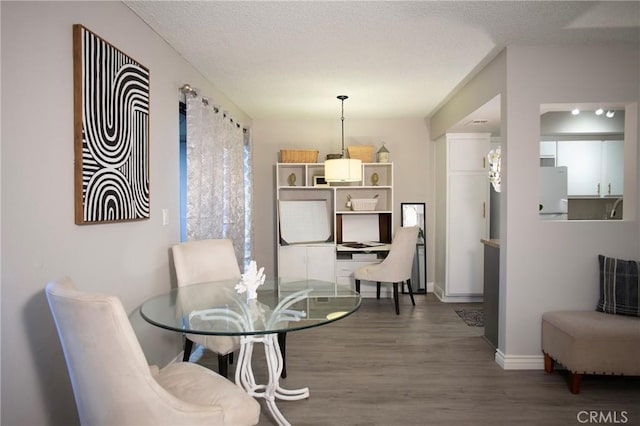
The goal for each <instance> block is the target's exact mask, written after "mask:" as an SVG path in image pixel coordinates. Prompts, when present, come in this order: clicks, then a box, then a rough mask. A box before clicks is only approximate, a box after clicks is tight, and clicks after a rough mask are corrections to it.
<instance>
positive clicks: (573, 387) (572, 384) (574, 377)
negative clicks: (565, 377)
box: [569, 373, 582, 395]
mask: <svg viewBox="0 0 640 426" xmlns="http://www.w3.org/2000/svg"><path fill="white" fill-rule="evenodd" d="M580 383H582V374H578V373H569V390H570V391H571V393H572V394H574V395H577V394H579V393H580Z"/></svg>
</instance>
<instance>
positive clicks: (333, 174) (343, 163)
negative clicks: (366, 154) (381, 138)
mask: <svg viewBox="0 0 640 426" xmlns="http://www.w3.org/2000/svg"><path fill="white" fill-rule="evenodd" d="M348 98H349V97H348V96H345V95H340V96H338V99H340V101H341V102H342V116H341V117H340V120H341V121H342V156H341V158H335V159H331V160H326V161H325V162H324V179H325V181H327V182H358V181H361V180H362V161H360V160H355V159H351V158H345V156H344V100H345V99H348Z"/></svg>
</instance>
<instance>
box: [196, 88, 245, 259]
mask: <svg viewBox="0 0 640 426" xmlns="http://www.w3.org/2000/svg"><path fill="white" fill-rule="evenodd" d="M186 104H187V183H186V187H187V197H186V204H187V206H186V230H187V240H201V239H208V238H229V239H231V240H232V241H233V246H234V248H235V251H236V257H237V259H238V261H239V263H240V267H241V268H243V267H244V264H246V263H247V261H248V260H249V259H250V257H251V234H252V231H251V221H252V220H251V196H250V194H251V185H252V182H251V179H252V178H251V138H250V135H249V134H248V133H247V132H245V131H243V129H242V127H241V126H239V125H238V124H237V123H235V122H233V121H232V120H231V119H230V118H229V117H228V116H226V114H225V113H224V112H223V111H221V110H219V109H218V108H217V107H215V106H214V105H212V104H210V103H209V102H207V101H206V100H203V98H201V97H200V96H191V95H187V99H186Z"/></svg>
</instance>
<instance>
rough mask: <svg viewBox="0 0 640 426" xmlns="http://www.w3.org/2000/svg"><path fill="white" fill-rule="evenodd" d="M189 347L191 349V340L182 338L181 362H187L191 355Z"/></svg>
mask: <svg viewBox="0 0 640 426" xmlns="http://www.w3.org/2000/svg"><path fill="white" fill-rule="evenodd" d="M191 349H193V342H192V341H191V340H189V339H188V338H187V337H185V338H184V353H183V354H182V362H189V357H190V356H191Z"/></svg>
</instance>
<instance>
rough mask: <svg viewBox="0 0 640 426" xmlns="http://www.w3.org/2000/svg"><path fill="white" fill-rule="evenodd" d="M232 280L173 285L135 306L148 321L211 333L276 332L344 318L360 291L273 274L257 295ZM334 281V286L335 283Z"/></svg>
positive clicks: (353, 308) (356, 303)
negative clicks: (248, 294) (238, 287)
mask: <svg viewBox="0 0 640 426" xmlns="http://www.w3.org/2000/svg"><path fill="white" fill-rule="evenodd" d="M237 282H238V280H231V281H212V282H206V283H201V284H193V285H189V286H185V287H180V288H174V289H172V290H171V291H169V292H167V293H165V294H162V295H160V296H156V297H153V298H151V299H149V300H147V301H146V302H144V303H143V304H142V305H141V306H140V314H141V315H142V317H143V318H144V319H145V320H146V321H148V322H149V323H151V324H153V325H156V326H158V327H162V328H165V329H168V330H173V331H179V332H185V333H191V334H208V335H217V336H242V335H255V334H272V333H282V332H289V331H294V330H300V329H304V328H310V327H316V326H319V325H323V324H327V323H330V322H333V321H337V320H339V319H341V318H344V317H346V316H348V315H350V314H352V313H353V312H355V311H356V310H357V309H358V308H359V307H360V295H359V294H358V293H357V292H355V291H353V290H351V289H348V288H342V287H340V286H336V285H335V284H334V283H332V282H326V281H318V280H306V279H298V280H296V279H290V278H276V279H271V280H266V282H265V283H264V284H263V285H262V286H260V287H259V288H258V297H257V299H252V300H247V298H246V294H244V293H243V294H239V293H238V292H237V291H236V290H235V289H234V287H235V285H236V284H237ZM336 287H337V288H336Z"/></svg>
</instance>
